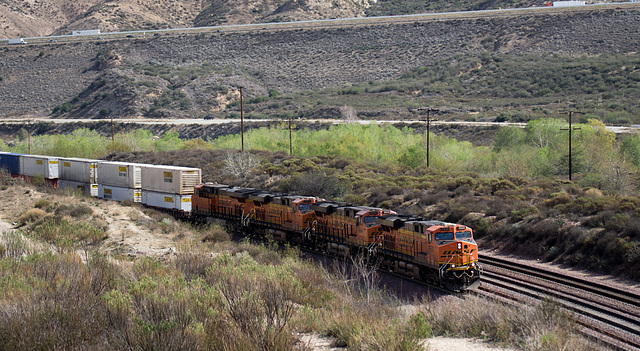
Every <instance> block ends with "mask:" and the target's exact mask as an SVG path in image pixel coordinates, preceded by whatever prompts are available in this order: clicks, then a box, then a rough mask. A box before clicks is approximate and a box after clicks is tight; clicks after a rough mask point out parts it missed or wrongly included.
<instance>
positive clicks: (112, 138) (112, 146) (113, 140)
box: [111, 116, 116, 152]
mask: <svg viewBox="0 0 640 351" xmlns="http://www.w3.org/2000/svg"><path fill="white" fill-rule="evenodd" d="M115 150H116V140H115V138H114V136H113V116H111V151H112V152H113V151H115Z"/></svg>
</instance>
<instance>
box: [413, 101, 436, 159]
mask: <svg viewBox="0 0 640 351" xmlns="http://www.w3.org/2000/svg"><path fill="white" fill-rule="evenodd" d="M416 110H417V111H427V119H426V120H425V119H421V121H423V122H424V121H426V122H427V168H429V159H430V158H431V157H430V154H429V151H430V147H431V143H430V140H429V136H430V134H431V128H430V127H431V118H430V113H431V112H439V111H440V110H438V109H435V108H431V107H427V108H424V107H422V108H417V109H416Z"/></svg>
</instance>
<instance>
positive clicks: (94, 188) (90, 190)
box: [58, 179, 98, 197]
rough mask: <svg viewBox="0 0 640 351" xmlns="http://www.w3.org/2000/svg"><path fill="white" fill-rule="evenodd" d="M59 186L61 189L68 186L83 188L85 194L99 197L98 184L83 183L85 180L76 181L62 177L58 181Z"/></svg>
mask: <svg viewBox="0 0 640 351" xmlns="http://www.w3.org/2000/svg"><path fill="white" fill-rule="evenodd" d="M58 188H60V189H66V188H72V189H81V190H82V191H83V193H84V194H85V195H87V196H93V197H98V184H91V183H83V182H76V181H73V180H62V179H60V180H59V181H58Z"/></svg>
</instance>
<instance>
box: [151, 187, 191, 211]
mask: <svg viewBox="0 0 640 351" xmlns="http://www.w3.org/2000/svg"><path fill="white" fill-rule="evenodd" d="M142 204H144V205H147V206H152V207H160V208H168V209H173V210H181V211H185V212H191V194H189V195H181V194H171V193H161V192H155V191H147V190H146V189H145V190H143V191H142Z"/></svg>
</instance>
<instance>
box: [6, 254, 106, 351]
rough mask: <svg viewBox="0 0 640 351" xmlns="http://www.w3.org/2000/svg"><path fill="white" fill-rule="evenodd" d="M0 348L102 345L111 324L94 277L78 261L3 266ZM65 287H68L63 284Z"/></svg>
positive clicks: (36, 260)
mask: <svg viewBox="0 0 640 351" xmlns="http://www.w3.org/2000/svg"><path fill="white" fill-rule="evenodd" d="M0 277H1V278H2V279H0V291H2V293H1V294H0V301H1V302H2V305H3V306H12V308H10V309H2V310H0V344H1V345H3V348H6V349H13V350H25V349H78V348H93V347H98V348H99V347H101V346H102V345H103V341H104V339H103V337H102V336H103V332H104V329H105V327H106V320H105V318H104V315H103V313H102V310H103V309H102V308H100V298H99V297H98V296H96V294H94V292H93V291H91V284H90V282H91V278H90V275H89V272H88V270H87V268H86V266H84V265H83V264H82V262H81V261H80V259H79V258H78V257H77V256H76V255H75V254H72V255H52V254H43V255H31V256H29V257H27V258H26V259H24V260H20V261H11V262H6V261H3V262H0ZM62 282H64V283H62Z"/></svg>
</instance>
